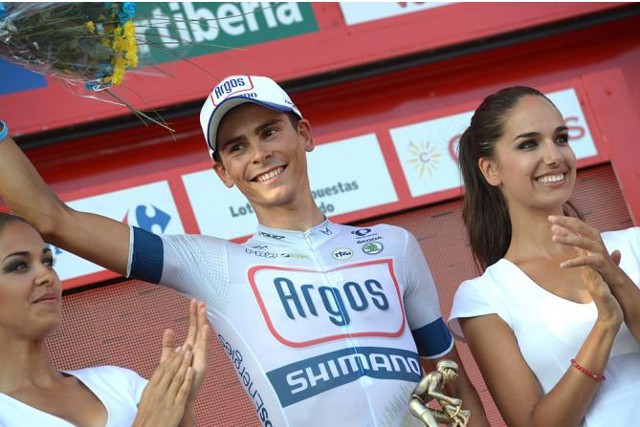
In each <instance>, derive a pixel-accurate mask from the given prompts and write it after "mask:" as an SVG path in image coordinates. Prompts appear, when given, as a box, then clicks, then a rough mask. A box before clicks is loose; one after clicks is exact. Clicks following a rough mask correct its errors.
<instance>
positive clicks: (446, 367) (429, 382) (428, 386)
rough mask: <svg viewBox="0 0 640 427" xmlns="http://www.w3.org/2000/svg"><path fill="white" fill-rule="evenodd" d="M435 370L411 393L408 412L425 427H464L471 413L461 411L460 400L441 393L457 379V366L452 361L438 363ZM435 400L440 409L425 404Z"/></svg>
mask: <svg viewBox="0 0 640 427" xmlns="http://www.w3.org/2000/svg"><path fill="white" fill-rule="evenodd" d="M436 366H437V370H435V371H431V372H429V373H428V374H427V375H425V376H424V377H423V378H422V379H421V380H420V382H419V383H418V385H417V386H416V388H415V389H413V393H411V399H410V400H409V411H410V412H411V413H412V414H413V416H414V417H416V418H418V419H419V420H420V421H422V422H423V423H424V425H425V426H427V427H438V425H440V424H444V425H447V426H454V427H466V425H467V423H468V422H469V416H470V415H471V411H469V410H466V409H462V400H460V399H458V398H456V397H450V396H447V395H446V394H443V393H442V387H443V386H444V385H445V384H447V383H449V382H453V381H455V380H456V378H458V364H457V363H456V362H454V361H452V360H441V361H439V362H438V364H437V365H436ZM434 399H435V400H436V401H437V402H438V403H439V404H440V407H441V409H435V408H430V407H429V406H427V404H428V403H429V402H431V401H433V400H434Z"/></svg>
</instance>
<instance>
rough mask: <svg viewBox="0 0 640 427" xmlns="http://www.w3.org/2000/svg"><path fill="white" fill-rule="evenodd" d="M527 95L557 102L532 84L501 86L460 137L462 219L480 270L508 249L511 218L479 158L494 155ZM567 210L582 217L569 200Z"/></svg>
mask: <svg viewBox="0 0 640 427" xmlns="http://www.w3.org/2000/svg"><path fill="white" fill-rule="evenodd" d="M525 96H539V97H542V98H544V99H546V100H547V101H549V103H551V105H554V104H553V102H551V101H550V100H549V98H547V97H546V96H545V95H544V94H543V93H542V92H540V91H538V90H536V89H533V88H531V87H526V86H513V87H508V88H505V89H502V90H500V91H498V92H496V93H494V94H492V95H489V96H488V97H486V98H485V99H484V101H482V104H480V106H479V107H478V109H477V110H476V111H475V113H474V114H473V117H472V118H471V124H470V125H469V127H468V128H467V130H465V131H464V133H463V134H462V136H461V137H460V142H459V145H458V161H459V163H460V170H461V171H462V179H463V181H464V186H465V195H464V202H463V208H462V219H463V220H464V224H465V226H466V227H467V232H468V236H469V243H470V244H471V251H472V252H473V258H474V260H475V262H476V264H477V266H478V267H479V268H480V270H481V271H484V270H485V269H486V268H487V267H488V266H490V265H491V264H494V263H495V262H497V261H498V260H500V259H501V258H502V257H504V255H505V254H506V253H507V249H509V244H510V243H511V219H510V217H509V210H508V208H507V203H506V201H505V199H504V197H503V195H502V193H501V192H500V190H499V189H498V188H497V187H494V186H492V185H490V184H489V183H488V182H487V181H486V180H485V178H484V176H483V175H482V172H481V171H480V168H479V166H478V159H480V158H481V157H484V158H488V159H492V158H493V157H494V148H495V143H496V141H497V140H498V139H500V138H501V137H502V135H503V132H504V118H505V117H506V114H507V113H508V112H509V111H510V110H512V109H513V108H514V107H515V106H516V104H517V103H518V101H519V100H520V99H521V98H523V97H525ZM554 106H555V105H554ZM564 211H565V214H572V215H574V216H578V217H580V214H579V212H578V210H577V209H576V208H575V207H574V206H573V205H572V204H570V203H567V204H566V206H565V209H564Z"/></svg>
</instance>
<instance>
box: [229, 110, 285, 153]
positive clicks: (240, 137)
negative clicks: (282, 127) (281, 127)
mask: <svg viewBox="0 0 640 427" xmlns="http://www.w3.org/2000/svg"><path fill="white" fill-rule="evenodd" d="M278 122H284V119H282V118H280V117H278V118H275V119H271V120H267V121H266V122H264V123H262V124H261V125H258V126H256V127H255V128H254V129H253V133H254V134H259V133H260V132H262V131H263V130H264V129H266V128H268V127H269V126H273V125H274V124H276V123H278ZM245 139H246V138H245V136H244V135H238V136H235V137H233V138H231V139H229V140H227V141H222V143H221V144H220V151H222V150H224V149H225V148H226V147H227V146H229V145H233V144H234V143H236V142H240V141H243V140H245Z"/></svg>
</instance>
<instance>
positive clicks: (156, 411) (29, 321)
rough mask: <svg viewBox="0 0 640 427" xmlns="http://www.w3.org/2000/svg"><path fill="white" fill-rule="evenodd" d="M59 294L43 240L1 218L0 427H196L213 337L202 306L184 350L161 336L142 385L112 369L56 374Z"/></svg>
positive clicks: (14, 220)
mask: <svg viewBox="0 0 640 427" xmlns="http://www.w3.org/2000/svg"><path fill="white" fill-rule="evenodd" d="M61 295H62V287H61V284H60V279H59V278H58V275H57V274H56V272H55V270H54V268H53V256H52V253H51V249H50V248H49V247H48V246H47V245H46V244H45V243H44V241H43V240H42V237H41V236H40V234H38V232H37V231H36V230H35V229H34V228H33V227H32V226H31V225H30V224H29V223H27V222H26V221H24V220H23V219H21V218H19V217H16V216H12V215H9V214H6V213H0V426H2V427H36V426H37V427H42V426H46V427H69V426H82V427H92V426H96V427H123V426H132V425H133V426H136V427H142V426H144V427H160V426H166V427H171V426H187V425H189V426H193V425H195V413H194V410H193V398H194V397H195V394H196V393H197V391H198V389H199V387H200V384H201V382H202V378H203V374H204V367H205V365H206V356H207V347H208V345H207V344H208V340H209V334H210V333H209V327H208V323H207V319H206V313H205V307H204V304H203V303H198V302H196V301H195V300H194V301H192V302H191V305H190V308H189V310H190V318H191V324H190V328H189V333H188V337H187V341H186V345H183V346H180V347H178V348H176V347H175V345H174V344H175V337H174V335H173V333H172V331H170V330H167V331H166V332H165V336H164V337H163V355H162V359H161V363H160V366H159V367H158V369H157V370H156V372H155V373H154V375H153V376H152V378H151V380H149V381H147V380H145V379H144V378H142V377H140V376H139V375H138V374H136V373H135V372H133V371H130V370H128V369H124V368H119V367H116V366H100V367H95V368H86V369H80V370H76V371H62V370H58V369H57V368H56V367H55V366H54V365H53V363H52V361H51V358H50V356H49V352H48V349H47V346H46V345H45V338H46V337H47V336H48V335H49V334H50V333H51V332H52V331H53V330H54V329H55V328H56V327H57V326H58V324H59V323H60V317H61Z"/></svg>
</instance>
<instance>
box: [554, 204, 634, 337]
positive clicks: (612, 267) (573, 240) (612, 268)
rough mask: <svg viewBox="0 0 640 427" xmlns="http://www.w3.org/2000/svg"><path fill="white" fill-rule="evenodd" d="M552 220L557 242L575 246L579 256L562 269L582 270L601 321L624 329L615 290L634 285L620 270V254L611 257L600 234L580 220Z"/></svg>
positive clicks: (563, 217)
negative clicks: (624, 283)
mask: <svg viewBox="0 0 640 427" xmlns="http://www.w3.org/2000/svg"><path fill="white" fill-rule="evenodd" d="M549 220H550V221H551V223H552V224H553V225H552V227H551V231H552V233H553V236H552V238H553V240H554V241H555V242H558V243H561V244H564V245H567V246H573V247H574V248H575V249H576V250H577V253H578V256H577V257H575V258H572V259H569V260H566V261H564V262H562V263H561V264H560V266H561V267H562V268H573V267H580V268H582V279H583V282H584V284H585V287H586V289H587V290H588V291H589V293H590V294H591V297H592V298H593V301H594V303H595V305H596V307H597V309H598V318H599V320H601V321H605V322H607V324H609V325H612V326H615V327H618V326H620V324H621V323H622V321H623V315H624V312H623V308H622V306H621V304H620V300H619V298H618V297H616V295H615V293H614V291H613V289H614V286H616V285H618V284H620V283H623V282H625V281H629V282H631V280H630V279H629V277H628V276H627V275H626V274H625V273H624V271H623V270H622V269H621V268H620V267H619V266H618V265H619V263H620V259H621V254H620V252H619V251H617V250H616V251H613V252H612V253H611V254H609V252H608V251H607V248H606V247H605V245H604V243H603V241H602V238H601V237H600V232H599V231H598V230H596V229H595V228H593V227H591V226H589V225H587V224H585V223H584V222H583V221H581V220H579V219H578V218H573V217H566V216H551V217H550V218H549ZM631 284H632V285H633V283H631Z"/></svg>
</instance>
